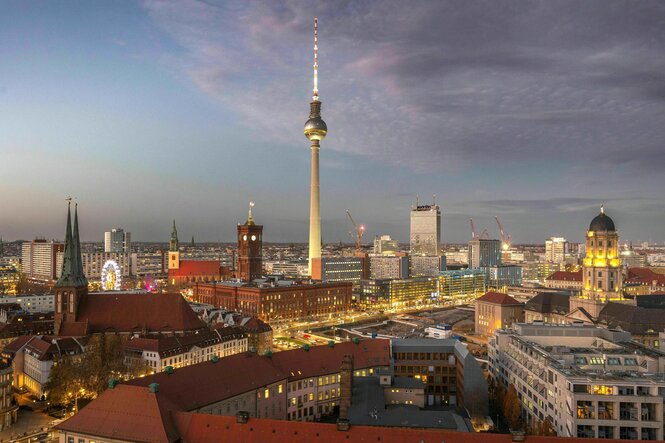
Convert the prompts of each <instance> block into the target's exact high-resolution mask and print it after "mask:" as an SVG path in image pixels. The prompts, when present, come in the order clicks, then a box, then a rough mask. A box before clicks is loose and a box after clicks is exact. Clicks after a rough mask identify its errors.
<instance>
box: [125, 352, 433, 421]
mask: <svg viewBox="0 0 665 443" xmlns="http://www.w3.org/2000/svg"><path fill="white" fill-rule="evenodd" d="M439 341H440V340H439ZM389 348H390V345H389V341H388V340H380V339H372V340H364V341H361V342H359V343H358V344H355V343H351V342H347V343H339V344H336V345H335V346H333V347H330V346H314V347H312V348H310V349H309V351H306V350H304V349H294V350H290V351H282V352H277V353H275V354H272V355H270V356H259V355H256V354H254V353H251V352H245V353H242V354H235V355H231V356H228V357H224V358H221V359H219V361H217V362H212V361H208V362H204V363H199V364H195V365H191V366H186V367H183V368H177V369H175V370H174V371H173V373H172V374H167V373H166V372H161V373H158V374H153V375H149V376H147V377H143V378H137V379H134V380H131V381H129V382H127V383H128V384H130V385H134V386H148V385H149V384H151V383H158V384H159V386H160V390H161V392H163V393H164V394H165V395H168V396H169V398H171V399H172V401H173V402H174V403H175V404H176V405H178V406H179V407H180V408H181V410H184V411H191V410H194V409H197V408H200V407H202V406H205V405H208V404H210V403H214V402H217V401H221V400H224V399H226V398H230V397H233V396H236V395H239V394H242V393H244V392H248V391H250V390H253V389H257V388H260V387H262V386H267V385H269V384H272V383H277V382H279V381H281V380H287V379H288V380H290V381H293V380H299V379H302V378H308V377H316V376H319V375H324V374H331V373H337V372H339V367H340V365H341V364H342V359H343V357H344V355H345V354H353V356H354V360H353V361H354V368H357V369H363V368H369V367H377V366H388V365H389V364H390V359H389ZM249 367H251V370H252V376H251V377H247V368H249Z"/></svg>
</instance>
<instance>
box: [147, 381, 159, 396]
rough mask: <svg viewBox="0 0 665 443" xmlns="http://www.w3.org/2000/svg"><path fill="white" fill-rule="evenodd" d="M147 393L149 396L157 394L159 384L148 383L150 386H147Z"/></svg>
mask: <svg viewBox="0 0 665 443" xmlns="http://www.w3.org/2000/svg"><path fill="white" fill-rule="evenodd" d="M148 392H150V393H151V394H156V393H158V392H159V384H157V383H150V384H149V385H148Z"/></svg>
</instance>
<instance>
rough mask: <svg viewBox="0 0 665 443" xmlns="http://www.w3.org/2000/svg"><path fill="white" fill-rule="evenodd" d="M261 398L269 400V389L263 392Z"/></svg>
mask: <svg viewBox="0 0 665 443" xmlns="http://www.w3.org/2000/svg"><path fill="white" fill-rule="evenodd" d="M263 398H270V389H266V390H264V391H263Z"/></svg>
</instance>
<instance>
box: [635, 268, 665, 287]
mask: <svg viewBox="0 0 665 443" xmlns="http://www.w3.org/2000/svg"><path fill="white" fill-rule="evenodd" d="M654 281H655V282H656V285H657V286H665V274H659V273H658V272H655V271H653V270H652V269H649V268H630V269H628V278H627V279H626V283H640V284H644V285H652V284H653V283H654Z"/></svg>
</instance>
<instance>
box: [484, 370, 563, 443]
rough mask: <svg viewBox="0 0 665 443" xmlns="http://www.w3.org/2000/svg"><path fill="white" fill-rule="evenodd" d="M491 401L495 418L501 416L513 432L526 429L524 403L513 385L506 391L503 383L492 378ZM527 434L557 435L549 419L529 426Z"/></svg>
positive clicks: (490, 387) (491, 408)
mask: <svg viewBox="0 0 665 443" xmlns="http://www.w3.org/2000/svg"><path fill="white" fill-rule="evenodd" d="M489 399H490V404H489V406H490V413H491V414H492V416H493V417H498V416H501V418H502V419H503V420H504V422H505V423H507V424H508V427H509V428H510V429H512V430H520V429H524V428H525V424H524V422H523V420H522V403H521V401H520V399H519V397H518V395H517V389H515V386H514V385H513V384H510V385H509V386H508V389H507V390H506V389H505V388H504V386H503V384H502V383H497V382H496V381H495V379H494V378H491V379H490V381H489ZM526 432H527V433H528V434H531V435H544V436H555V435H556V431H555V430H554V428H553V427H552V423H551V422H550V419H549V417H545V420H543V421H539V422H537V423H535V424H528V425H527V426H526Z"/></svg>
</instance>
